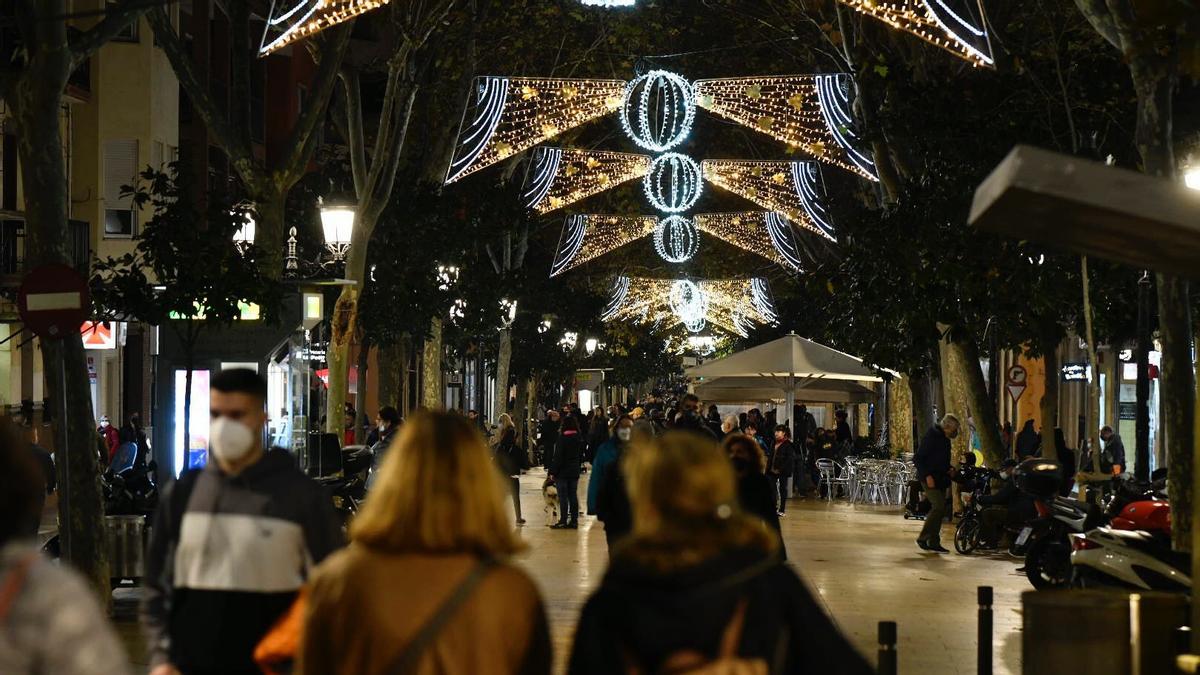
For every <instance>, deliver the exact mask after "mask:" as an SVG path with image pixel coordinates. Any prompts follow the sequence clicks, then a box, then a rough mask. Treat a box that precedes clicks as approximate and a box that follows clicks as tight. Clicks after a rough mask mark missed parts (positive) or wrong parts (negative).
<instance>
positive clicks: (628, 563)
mask: <svg viewBox="0 0 1200 675" xmlns="http://www.w3.org/2000/svg"><path fill="white" fill-rule="evenodd" d="M623 461H624V464H625V466H624V468H625V470H626V477H627V487H628V490H629V496H630V500H631V502H632V505H633V516H634V521H633V533H632V534H631V535H630V536H629V537H628V538H626V539H625V540H624V541H623V542H622V543H621V545H620V546H619V547H618V549H617V551H616V552H615V555H614V557H613V560H612V564H611V565H610V566H609V569H608V572H607V573H606V574H605V577H604V581H603V582H602V583H601V585H600V588H599V589H597V591H596V592H595V593H594V594H593V595H592V596H591V598H589V599H588V602H587V605H586V606H585V607H584V610H583V614H582V616H581V617H580V621H579V627H578V628H577V630H576V632H575V644H574V648H573V650H572V654H571V660H570V666H569V672H570V673H572V674H573V675H590V674H591V673H596V674H601V673H603V674H604V675H609V674H611V673H634V672H636V673H662V672H688V671H690V670H697V669H699V668H703V667H705V666H708V667H709V668H711V669H712V672H717V671H718V670H720V668H724V670H720V672H756V673H772V674H781V673H801V672H812V673H851V674H853V675H860V674H861V675H868V674H869V673H872V672H873V670H872V669H871V667H870V666H869V665H868V664H867V662H866V661H865V660H864V659H863V658H862V657H861V656H860V655H859V654H858V653H857V652H855V651H854V649H853V648H852V647H851V646H850V644H849V643H848V642H847V641H846V639H845V638H844V637H843V636H842V635H841V634H840V633H839V632H838V630H837V628H835V627H834V625H833V624H832V622H830V620H829V618H828V617H827V616H825V614H824V613H823V612H822V611H821V608H820V606H819V605H818V604H817V603H816V601H815V600H814V599H813V597H812V595H811V594H810V593H809V591H808V589H807V588H805V586H804V584H803V582H801V581H800V578H799V577H797V576H796V574H795V573H794V572H793V571H791V570H790V569H789V568H788V567H786V566H785V565H784V564H783V562H782V561H781V560H780V557H779V551H778V539H777V537H776V536H775V535H774V533H772V532H771V531H770V529H769V527H768V526H767V525H766V524H765V523H763V522H762V521H761V520H760V519H758V518H754V517H751V516H747V515H745V514H743V512H742V510H741V508H740V507H739V506H738V503H737V488H736V482H735V480H734V473H733V468H732V467H731V465H730V462H729V459H728V458H727V457H726V456H725V455H723V454H722V453H721V451H720V448H718V446H717V445H716V444H715V443H713V442H711V441H709V440H706V439H704V438H703V437H701V436H699V435H697V434H689V433H670V434H666V435H664V436H663V437H662V438H661V439H659V440H658V441H657V442H654V443H635V444H634V445H633V446H632V447H631V448H630V450H629V452H628V453H627V454H626V456H625V459H624V460H623Z"/></svg>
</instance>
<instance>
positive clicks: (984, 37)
mask: <svg viewBox="0 0 1200 675" xmlns="http://www.w3.org/2000/svg"><path fill="white" fill-rule="evenodd" d="M838 1H839V2H841V3H842V4H844V5H848V6H850V7H852V8H853V9H855V10H857V11H858V12H861V13H862V14H865V15H867V16H871V17H874V18H876V19H879V20H880V21H883V22H884V23H887V24H888V25H890V26H892V27H893V28H897V29H899V30H902V31H905V32H907V33H911V34H912V35H915V36H917V37H919V38H921V39H922V40H925V41H926V42H928V43H929V44H932V45H934V46H937V47H941V48H942V49H945V50H946V51H948V52H950V53H951V54H954V55H956V56H958V57H959V58H962V59H965V60H967V61H970V62H971V64H972V65H975V66H991V67H994V66H995V60H994V59H993V57H992V43H991V38H990V37H989V36H988V32H987V18H986V15H985V14H984V11H983V0H952V1H951V2H947V0H838ZM951 5H955V6H956V7H951Z"/></svg>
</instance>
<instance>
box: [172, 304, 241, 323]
mask: <svg viewBox="0 0 1200 675" xmlns="http://www.w3.org/2000/svg"><path fill="white" fill-rule="evenodd" d="M195 306H196V312H195V313H194V314H192V315H191V316H184V315H182V314H180V313H179V312H171V313H169V314H168V315H167V316H168V317H169V318H171V319H174V320H175V321H182V320H186V319H197V320H200V321H203V320H204V319H205V318H207V317H205V315H204V307H203V306H201V305H200V303H198V302H197V303H196V305H195ZM238 310H240V311H239V314H238V319H240V320H242V321H257V320H258V319H261V318H262V308H261V307H259V306H258V305H257V304H255V303H253V302H239V303H238Z"/></svg>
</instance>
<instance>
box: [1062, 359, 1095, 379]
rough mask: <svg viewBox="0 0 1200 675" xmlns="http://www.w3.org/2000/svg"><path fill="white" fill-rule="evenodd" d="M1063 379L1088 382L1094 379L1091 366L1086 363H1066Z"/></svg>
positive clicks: (1063, 368)
mask: <svg viewBox="0 0 1200 675" xmlns="http://www.w3.org/2000/svg"><path fill="white" fill-rule="evenodd" d="M1062 379H1063V382H1087V381H1088V380H1090V379H1092V373H1091V367H1089V366H1088V364H1086V363H1064V364H1063V366H1062Z"/></svg>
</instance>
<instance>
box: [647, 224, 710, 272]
mask: <svg viewBox="0 0 1200 675" xmlns="http://www.w3.org/2000/svg"><path fill="white" fill-rule="evenodd" d="M699 248H700V233H699V232H697V231H696V225H694V224H692V221H690V220H688V219H687V218H684V217H683V216H670V217H668V218H664V219H662V220H660V221H659V222H658V225H657V226H656V227H655V228H654V250H655V251H658V255H659V256H660V257H661V258H662V259H663V260H665V261H667V262H669V263H681V262H687V261H689V260H691V259H692V256H694V255H696V251H697V250H699Z"/></svg>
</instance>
